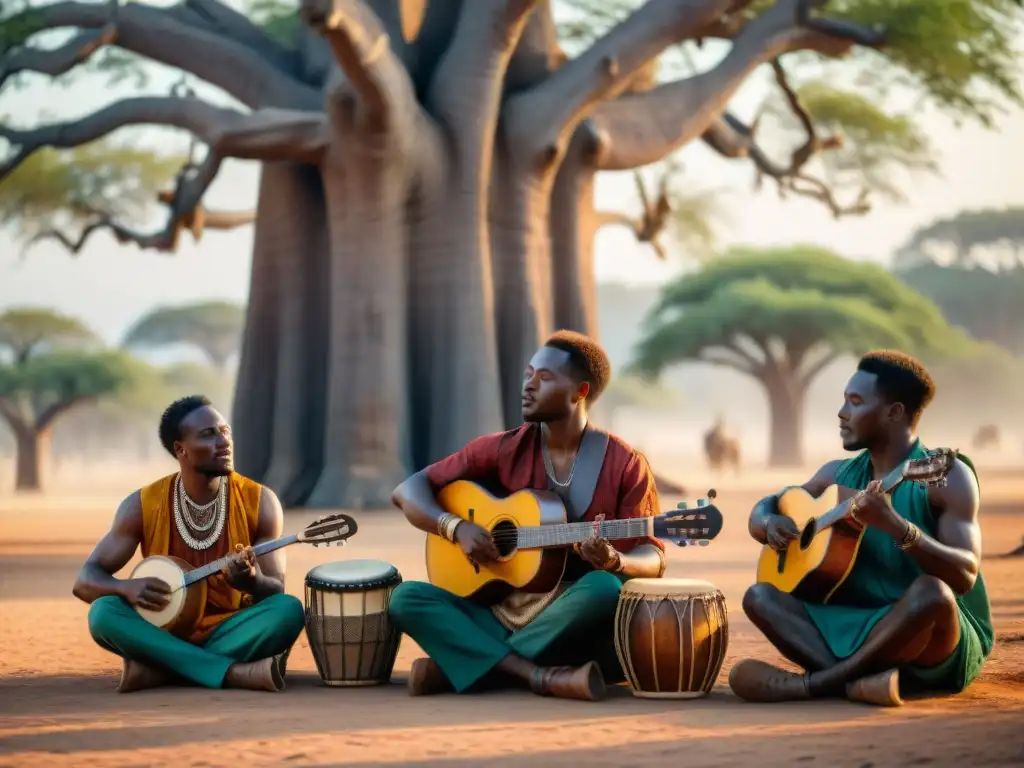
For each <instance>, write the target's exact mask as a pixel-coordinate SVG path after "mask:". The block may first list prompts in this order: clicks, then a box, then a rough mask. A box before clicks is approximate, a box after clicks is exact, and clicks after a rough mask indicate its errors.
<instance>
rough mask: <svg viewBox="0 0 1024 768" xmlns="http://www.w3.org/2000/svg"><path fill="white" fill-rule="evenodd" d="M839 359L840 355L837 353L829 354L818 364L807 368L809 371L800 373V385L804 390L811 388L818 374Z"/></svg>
mask: <svg viewBox="0 0 1024 768" xmlns="http://www.w3.org/2000/svg"><path fill="white" fill-rule="evenodd" d="M838 359H839V355H837V354H835V353H829V354H826V355H824V356H823V357H822V358H821V359H819V360H818V362H816V363H814V364H812V365H810V366H808V367H807V370H805V371H802V372H801V373H800V384H801V386H803V387H804V388H806V387H808V386H810V384H811V382H812V381H814V380H815V379H816V378H817V377H818V374H820V373H821V372H822V371H824V370H825V369H826V368H828V367H829V366H830V365H832V363H834V362H835V361H836V360H838Z"/></svg>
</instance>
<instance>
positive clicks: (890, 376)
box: [857, 349, 935, 427]
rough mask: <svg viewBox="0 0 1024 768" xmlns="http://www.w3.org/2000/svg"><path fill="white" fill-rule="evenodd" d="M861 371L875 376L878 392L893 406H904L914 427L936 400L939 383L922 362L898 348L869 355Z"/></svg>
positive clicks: (860, 364) (859, 369)
mask: <svg viewBox="0 0 1024 768" xmlns="http://www.w3.org/2000/svg"><path fill="white" fill-rule="evenodd" d="M857 370H858V371H864V373H871V374H874V375H875V378H876V379H877V381H876V386H877V387H878V391H879V392H880V393H881V394H882V396H883V397H885V399H887V400H888V401H889V402H891V403H903V407H904V408H905V409H906V410H907V416H908V417H909V419H910V424H911V426H914V427H916V426H917V422H918V420H919V419H920V418H921V414H922V413H923V412H924V409H925V408H927V407H928V404H929V403H930V402H931V401H932V398H934V397H935V382H934V381H933V380H932V377H931V375H930V374H929V373H928V371H926V370H925V367H924V366H923V365H922V364H921V362H920V361H919V360H917V359H916V358H913V357H911V356H910V355H908V354H906V353H905V352H900V351H899V350H895V349H880V350H876V351H874V352H868V353H867V354H866V355H864V357H862V358H861V359H860V363H858V365H857Z"/></svg>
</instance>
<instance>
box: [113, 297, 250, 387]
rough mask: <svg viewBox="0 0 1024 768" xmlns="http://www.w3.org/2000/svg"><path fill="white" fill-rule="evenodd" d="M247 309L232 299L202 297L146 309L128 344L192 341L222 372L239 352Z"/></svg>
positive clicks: (133, 345) (127, 339)
mask: <svg viewBox="0 0 1024 768" xmlns="http://www.w3.org/2000/svg"><path fill="white" fill-rule="evenodd" d="M244 325H245V309H244V308H243V307H240V306H238V305H237V304H235V303H233V302H230V301H201V302H196V303H194V304H185V305H183V306H178V307H158V308H156V309H154V310H153V311H151V312H148V313H146V314H145V315H143V316H142V317H140V318H139V319H138V320H136V321H135V323H134V324H133V325H132V327H131V328H129V329H128V332H127V333H126V334H125V338H124V342H123V344H124V346H125V347H143V346H145V347H159V346H164V345H167V344H190V345H192V346H194V347H196V348H197V349H199V350H201V351H202V352H203V354H204V355H206V357H207V359H209V361H210V363H211V364H212V365H213V366H214V367H215V368H216V369H217V370H218V371H219V372H220V373H222V374H223V373H225V372H226V371H227V365H228V361H229V360H230V359H231V357H232V356H233V355H234V354H235V353H236V352H238V349H239V346H240V345H241V342H242V330H243V328H244Z"/></svg>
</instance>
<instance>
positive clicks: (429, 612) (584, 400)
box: [389, 331, 665, 701]
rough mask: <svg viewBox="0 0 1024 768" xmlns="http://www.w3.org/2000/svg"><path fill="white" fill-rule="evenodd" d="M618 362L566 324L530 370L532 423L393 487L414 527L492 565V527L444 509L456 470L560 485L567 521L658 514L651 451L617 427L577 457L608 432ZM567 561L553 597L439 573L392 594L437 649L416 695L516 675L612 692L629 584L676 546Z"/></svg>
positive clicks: (510, 484)
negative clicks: (472, 595) (474, 598)
mask: <svg viewBox="0 0 1024 768" xmlns="http://www.w3.org/2000/svg"><path fill="white" fill-rule="evenodd" d="M610 372H611V366H610V364H609V362H608V357H607V355H606V354H605V352H604V350H603V349H602V348H601V347H600V346H599V345H598V344H597V343H596V342H594V341H592V340H591V339H589V338H587V337H586V336H583V335H580V334H577V333H571V332H567V331H560V332H558V333H556V334H555V335H554V336H552V337H551V338H550V339H549V340H548V341H547V343H546V344H545V345H544V346H543V347H541V348H540V349H539V350H538V351H537V353H536V354H535V355H534V356H533V359H531V360H530V363H529V365H528V366H527V368H526V373H525V376H524V378H523V388H522V393H523V394H522V398H523V402H522V413H523V420H524V422H525V423H524V424H523V425H522V426H520V427H518V428H517V429H513V430H510V431H508V432H500V433H495V434H490V435H485V436H483V437H478V438H476V439H475V440H473V441H471V442H470V443H469V444H467V445H466V446H465V447H464V448H463V449H462V450H461V451H459V452H458V453H455V454H453V455H451V456H449V457H447V458H445V459H442V460H441V461H439V462H437V463H436V464H433V465H431V466H429V467H427V468H426V469H424V470H423V471H421V472H419V473H417V474H415V475H413V476H412V477H410V478H409V479H408V480H406V481H405V482H404V483H402V485H400V486H399V487H398V488H397V489H395V491H394V494H393V496H392V500H393V502H394V503H395V505H396V506H398V507H399V508H400V509H401V510H402V511H403V512H404V513H405V515H406V517H407V518H408V519H409V521H410V522H411V523H412V524H413V525H414V526H416V527H417V528H420V529H421V530H423V531H427V532H428V533H436V534H438V535H441V536H444V537H446V538H448V539H449V540H451V541H454V542H457V543H458V544H459V546H460V547H461V548H462V551H463V552H464V553H465V554H466V555H467V556H468V557H471V558H472V559H474V560H475V561H477V562H480V563H487V562H493V561H494V560H495V558H496V557H497V550H496V549H495V545H494V542H493V540H492V539H491V536H490V535H489V533H488V532H487V531H486V530H485V529H484V528H482V527H480V526H478V525H475V524H473V523H471V522H468V521H460V518H458V517H456V516H454V515H450V514H447V513H445V512H444V511H443V510H442V509H441V507H440V506H438V503H437V501H436V500H435V493H436V492H437V491H438V490H439V489H440V488H442V487H444V486H446V485H448V484H450V483H453V482H455V481H456V480H471V481H474V482H478V483H479V484H480V485H482V486H484V487H488V489H489V490H491V491H492V492H494V493H495V494H496V495H499V496H504V495H508V494H510V493H514V492H516V491H519V490H522V489H527V488H530V489H537V490H545V489H549V490H553V491H555V492H556V493H557V494H558V495H559V496H560V497H561V499H562V500H563V502H564V503H565V505H566V512H567V517H568V519H569V520H574V519H584V520H589V521H593V520H595V518H596V517H597V516H598V515H604V516H605V518H606V519H621V518H627V517H646V516H651V515H655V514H658V494H657V490H656V489H655V485H654V477H653V474H652V472H651V470H650V467H649V466H648V465H647V461H646V460H645V459H644V457H643V456H642V455H640V454H639V453H637V452H636V451H634V450H632V449H631V448H630V447H629V446H628V445H626V443H625V442H623V441H622V440H620V439H618V438H617V437H614V436H610V435H608V436H607V437H608V439H607V445H606V447H605V448H604V453H603V458H602V455H601V454H600V453H597V454H596V457H595V454H594V453H591V452H590V451H589V450H588V451H586V453H587V454H588V455H589V456H590V457H591V459H592V460H593V461H594V462H595V463H594V464H593V465H590V466H588V467H584V466H582V465H583V463H584V461H590V460H591V459H587V458H585V457H584V458H583V459H581V462H580V464H581V465H580V466H577V465H576V460H577V456H578V455H579V456H581V457H582V456H584V453H585V452H584V451H583V450H582V446H583V444H584V442H586V441H590V442H589V443H588V444H593V441H594V440H595V436H598V437H596V439H597V440H601V439H602V438H601V437H600V436H601V435H606V433H602V432H600V431H599V430H596V429H595V428H594V427H592V426H590V425H589V424H588V415H587V414H588V407H589V406H590V405H592V404H593V403H594V401H596V400H597V398H598V397H599V396H600V394H601V392H602V390H603V389H604V388H605V386H606V385H607V383H608V380H609V377H610ZM591 430H593V434H592V435H588V436H587V437H586V438H585V437H584V434H585V432H586V433H590V432H591ZM603 445H604V444H603V443H602V446H603ZM578 451H579V454H578V453H577V452H578ZM602 462H603V463H602ZM587 475H589V476H590V477H591V478H592V480H591V482H594V483H596V485H594V486H591V488H592V495H591V496H590V497H589V498H590V500H591V503H589V504H588V505H587V506H586V508H584V509H575V510H574V509H572V508H571V499H572V498H573V497H574V493H573V488H572V485H573V483H577V484H579V483H580V482H586V476H587ZM574 477H575V479H574ZM581 477H583V478H584V480H583V481H581V480H580V478H581ZM576 490H577V491H578V489H576ZM575 498H577V499H578V498H579V496H578V494H577V495H575ZM568 560H569V563H568V565H567V566H566V571H565V574H564V577H563V581H562V583H561V584H560V585H559V587H558V588H557V589H556V590H555V591H554V592H552V593H551V594H548V595H539V596H537V595H527V594H525V593H516V592H514V593H512V595H510V596H509V597H508V598H506V599H505V600H504V601H503V602H501V603H499V604H497V605H495V606H492V607H490V608H488V607H484V606H482V605H480V604H478V603H475V602H471V601H470V600H467V599H463V598H460V597H457V596H455V595H453V594H451V593H449V592H447V591H445V590H442V589H440V588H438V587H435V586H433V585H432V584H427V583H423V582H405V583H404V584H402V585H400V586H399V587H398V588H397V589H396V590H395V593H394V594H393V596H392V598H391V603H390V608H389V613H390V615H391V618H392V620H393V621H394V623H395V624H396V625H397V627H398V628H399V629H400V630H402V631H403V632H405V633H406V634H408V635H409V636H410V637H412V638H413V639H414V640H415V641H416V642H417V643H418V644H419V646H420V647H421V648H423V650H424V651H426V653H427V654H428V655H429V658H424V659H418V660H416V661H415V662H413V668H412V673H411V675H410V679H409V692H410V694H412V695H423V694H431V693H439V692H443V691H446V690H447V691H450V690H452V689H454V690H455V691H458V692H464V691H468V690H470V689H474V688H479V687H480V686H481V685H483V684H487V685H492V684H494V683H495V682H504V681H508V682H513V683H515V682H517V681H518V682H519V683H520V684H525V685H528V686H529V688H530V689H531V690H532V691H534V692H535V693H537V694H540V695H550V696H558V697H564V698H575V699H582V700H590V701H593V700H597V699H600V698H602V697H603V695H604V690H605V688H604V686H605V678H606V676H610V677H614V678H615V680H616V681H621V680H622V679H624V678H623V676H622V673H621V668H620V666H619V664H618V661H617V659H616V656H615V648H614V642H613V630H614V616H615V607H616V605H617V603H618V595H619V590H620V589H621V587H622V581H623V580H624V579H627V578H631V577H637V576H646V577H657V576H660V575H661V574H662V573H663V572H664V569H665V560H664V547H663V545H662V544H661V542H658V541H657V540H654V539H646V538H644V539H625V540H621V541H618V542H617V546H615V547H613V546H612V545H611V544H610V543H609V542H608V541H606V540H604V539H601V538H596V537H593V538H591V539H590V540H588V541H586V542H584V543H583V544H582V545H580V546H579V547H578V551H575V552H572V551H571V552H569V553H568ZM492 673H493V674H492ZM485 678H487V680H485Z"/></svg>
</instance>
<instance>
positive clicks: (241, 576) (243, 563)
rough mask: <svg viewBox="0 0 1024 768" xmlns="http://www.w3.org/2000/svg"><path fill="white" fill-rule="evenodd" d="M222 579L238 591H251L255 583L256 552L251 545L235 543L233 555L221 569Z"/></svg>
mask: <svg viewBox="0 0 1024 768" xmlns="http://www.w3.org/2000/svg"><path fill="white" fill-rule="evenodd" d="M220 572H221V575H223V576H224V580H225V581H226V582H227V583H228V584H230V585H231V586H232V587H234V588H235V589H237V590H238V591H240V592H252V589H253V586H254V585H255V584H256V552H255V551H254V550H253V548H252V547H243V546H242V545H241V544H236V545H235V556H234V557H232V558H231V561H230V562H229V564H228V565H226V566H224V567H223V568H222V569H221V571H220Z"/></svg>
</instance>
